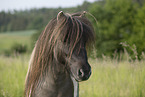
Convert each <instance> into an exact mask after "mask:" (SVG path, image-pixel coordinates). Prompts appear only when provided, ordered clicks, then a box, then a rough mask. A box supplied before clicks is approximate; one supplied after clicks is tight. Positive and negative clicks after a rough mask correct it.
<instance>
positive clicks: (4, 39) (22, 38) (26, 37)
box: [0, 30, 36, 53]
mask: <svg viewBox="0 0 145 97" xmlns="http://www.w3.org/2000/svg"><path fill="white" fill-rule="evenodd" d="M34 33H36V31H35V30H26V31H14V32H5V33H3V32H1V33H0V53H2V52H4V51H5V50H9V49H10V48H11V47H12V46H13V45H14V44H22V45H26V46H27V47H28V48H30V47H31V44H30V40H31V35H32V34H34Z"/></svg>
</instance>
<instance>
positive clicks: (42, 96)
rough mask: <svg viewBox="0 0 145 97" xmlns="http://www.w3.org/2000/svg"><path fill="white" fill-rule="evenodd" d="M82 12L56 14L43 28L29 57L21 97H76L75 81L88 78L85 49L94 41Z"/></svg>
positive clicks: (88, 68)
mask: <svg viewBox="0 0 145 97" xmlns="http://www.w3.org/2000/svg"><path fill="white" fill-rule="evenodd" d="M85 13H86V12H78V13H73V14H69V13H64V12H63V11H60V12H59V13H58V14H57V16H56V18H54V19H52V20H51V21H50V22H49V23H48V24H47V25H46V27H45V29H44V31H43V32H42V33H41V34H40V36H39V38H38V40H37V41H36V44H35V47H34V49H33V52H32V54H31V58H30V61H29V68H28V72H27V75H26V80H25V93H24V95H25V97H79V82H80V81H85V80H87V79H89V77H90V75H91V66H90V64H89V63H88V58H87V47H91V45H90V44H92V43H93V41H94V30H93V26H92V25H91V23H90V21H89V20H88V19H87V18H86V17H85ZM88 45H89V46H88Z"/></svg>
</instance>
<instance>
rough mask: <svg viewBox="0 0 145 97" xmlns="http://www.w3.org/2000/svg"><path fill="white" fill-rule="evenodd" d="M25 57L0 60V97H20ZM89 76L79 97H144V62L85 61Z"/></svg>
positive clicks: (24, 72) (25, 69)
mask: <svg viewBox="0 0 145 97" xmlns="http://www.w3.org/2000/svg"><path fill="white" fill-rule="evenodd" d="M28 60H29V55H24V56H18V57H5V56H0V97H23V91H24V81H25V76H26V72H27V68H28ZM89 62H90V64H91V66H92V75H91V77H90V79H89V80H88V81H85V82H80V92H79V94H80V97H145V61H144V60H141V61H135V62H129V61H127V60H124V61H117V60H112V59H109V58H106V59H103V60H99V59H89Z"/></svg>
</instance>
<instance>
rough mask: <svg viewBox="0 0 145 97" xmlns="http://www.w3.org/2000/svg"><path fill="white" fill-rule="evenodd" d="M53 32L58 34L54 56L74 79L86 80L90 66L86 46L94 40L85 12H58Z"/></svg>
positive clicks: (89, 73)
mask: <svg viewBox="0 0 145 97" xmlns="http://www.w3.org/2000/svg"><path fill="white" fill-rule="evenodd" d="M55 32H56V35H58V36H57V39H55V40H56V45H55V47H54V57H55V58H56V59H57V61H58V62H59V63H60V64H62V65H64V66H65V67H66V69H67V71H69V73H70V74H71V76H72V77H73V78H74V79H75V80H76V81H84V80H87V79H88V78H89V77H90V75H91V66H90V65H89V63H88V58H87V51H86V47H87V46H88V45H89V44H91V42H92V41H93V40H94V31H93V27H92V25H91V23H90V22H89V20H88V19H87V18H86V17H85V12H83V13H75V14H72V15H71V14H67V13H66V14H65V13H63V12H62V11H61V12H59V13H58V15H57V23H56V30H55ZM89 46H90V45H89Z"/></svg>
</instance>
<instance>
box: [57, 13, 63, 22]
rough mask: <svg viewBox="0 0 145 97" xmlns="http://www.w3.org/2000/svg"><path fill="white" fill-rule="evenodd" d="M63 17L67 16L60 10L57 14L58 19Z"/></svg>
mask: <svg viewBox="0 0 145 97" xmlns="http://www.w3.org/2000/svg"><path fill="white" fill-rule="evenodd" d="M61 17H65V14H64V13H63V11H60V12H59V13H58V14H57V21H58V20H59V19H60V18H61Z"/></svg>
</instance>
